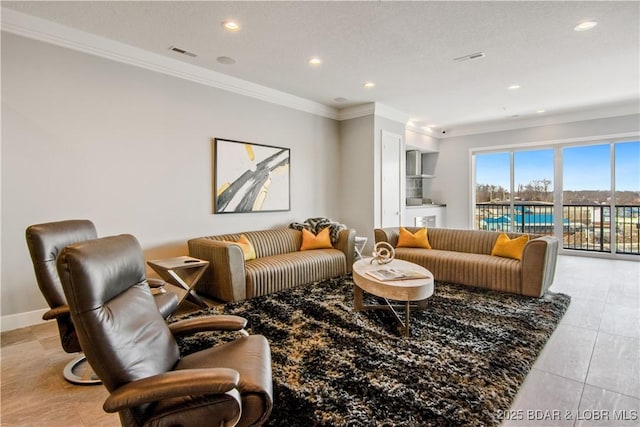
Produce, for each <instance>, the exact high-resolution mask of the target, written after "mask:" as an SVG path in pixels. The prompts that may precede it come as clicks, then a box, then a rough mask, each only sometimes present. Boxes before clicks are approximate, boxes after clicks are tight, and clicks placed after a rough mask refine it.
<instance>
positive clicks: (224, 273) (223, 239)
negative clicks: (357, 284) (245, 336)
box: [188, 228, 356, 301]
mask: <svg viewBox="0 0 640 427" xmlns="http://www.w3.org/2000/svg"><path fill="white" fill-rule="evenodd" d="M240 234H244V235H245V236H247V238H248V239H249V241H250V242H251V243H252V245H253V247H254V248H255V251H256V259H253V260H249V261H245V260H244V256H243V253H242V250H241V249H240V246H238V245H236V244H233V243H229V241H236V240H238V237H239V236H240ZM355 235H356V232H355V230H353V229H346V230H341V231H340V234H339V236H338V240H337V242H335V243H334V244H333V249H313V250H308V251H300V250H299V249H300V245H301V244H302V232H301V231H299V230H294V229H291V228H278V229H272V230H260V231H249V232H245V233H236V234H222V235H218V236H208V237H199V238H196V239H191V240H189V242H188V245H189V255H191V256H192V257H195V258H199V259H204V260H207V261H209V262H210V263H211V264H210V265H209V268H208V269H207V271H206V272H205V273H204V275H203V276H202V278H201V279H200V281H199V282H198V284H197V285H196V291H198V292H201V293H204V294H207V295H209V296H211V297H214V298H216V299H219V300H222V301H238V300H243V299H247V298H252V297H255V296H259V295H265V294H269V293H271V292H275V291H279V290H282V289H288V288H291V287H293V286H297V285H302V284H305V283H312V282H316V281H319V280H323V279H328V278H331V277H337V276H342V275H344V274H347V273H349V272H351V266H352V265H353V258H354V244H355Z"/></svg>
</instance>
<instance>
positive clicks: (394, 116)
mask: <svg viewBox="0 0 640 427" xmlns="http://www.w3.org/2000/svg"><path fill="white" fill-rule="evenodd" d="M375 112H376V116H380V117H384V118H385V119H389V120H393V121H395V122H398V123H402V124H403V125H405V126H406V124H407V122H408V121H409V115H408V114H407V113H403V112H402V111H400V110H396V109H395V108H391V107H389V106H388V105H385V104H381V103H379V102H376V103H375Z"/></svg>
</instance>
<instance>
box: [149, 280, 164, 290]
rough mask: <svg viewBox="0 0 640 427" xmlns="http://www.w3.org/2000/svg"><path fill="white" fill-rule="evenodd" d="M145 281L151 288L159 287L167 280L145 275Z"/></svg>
mask: <svg viewBox="0 0 640 427" xmlns="http://www.w3.org/2000/svg"><path fill="white" fill-rule="evenodd" d="M147 283H148V284H149V287H150V288H152V289H153V288H161V287H163V286H164V285H165V284H166V283H167V282H165V281H164V280H162V279H156V278H154V277H147Z"/></svg>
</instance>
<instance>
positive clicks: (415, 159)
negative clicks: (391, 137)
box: [407, 150, 422, 176]
mask: <svg viewBox="0 0 640 427" xmlns="http://www.w3.org/2000/svg"><path fill="white" fill-rule="evenodd" d="M421 175H422V153H421V152H420V151H418V150H409V151H407V176H421Z"/></svg>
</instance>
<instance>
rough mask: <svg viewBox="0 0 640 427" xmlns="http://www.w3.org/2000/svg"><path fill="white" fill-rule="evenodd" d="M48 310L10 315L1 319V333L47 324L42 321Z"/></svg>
mask: <svg viewBox="0 0 640 427" xmlns="http://www.w3.org/2000/svg"><path fill="white" fill-rule="evenodd" d="M47 311H48V309H46V308H43V309H40V310H34V311H26V312H24V313H18V314H8V315H6V316H1V317H0V331H1V332H7V331H13V330H14V329H20V328H26V327H27V326H33V325H39V324H40V323H45V322H46V321H45V320H42V315H43V314H44V313H46V312H47Z"/></svg>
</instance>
